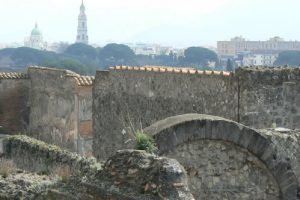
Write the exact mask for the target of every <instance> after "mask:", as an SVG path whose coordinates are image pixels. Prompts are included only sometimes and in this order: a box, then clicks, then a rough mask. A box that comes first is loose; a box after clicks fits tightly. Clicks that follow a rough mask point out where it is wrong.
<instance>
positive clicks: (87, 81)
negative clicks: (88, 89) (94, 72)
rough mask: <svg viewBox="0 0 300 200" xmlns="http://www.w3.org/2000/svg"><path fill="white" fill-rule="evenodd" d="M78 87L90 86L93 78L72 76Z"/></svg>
mask: <svg viewBox="0 0 300 200" xmlns="http://www.w3.org/2000/svg"><path fill="white" fill-rule="evenodd" d="M74 79H75V80H76V81H77V84H78V85H79V86H92V85H93V81H94V79H95V77H94V76H74Z"/></svg>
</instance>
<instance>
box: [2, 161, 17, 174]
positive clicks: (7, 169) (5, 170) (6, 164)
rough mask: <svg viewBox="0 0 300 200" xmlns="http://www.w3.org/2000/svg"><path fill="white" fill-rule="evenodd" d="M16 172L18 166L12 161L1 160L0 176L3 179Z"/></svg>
mask: <svg viewBox="0 0 300 200" xmlns="http://www.w3.org/2000/svg"><path fill="white" fill-rule="evenodd" d="M15 171H16V166H15V164H14V163H13V161H12V160H7V159H0V175H1V176H2V177H3V178H6V177H8V176H9V175H10V174H12V173H14V172H15Z"/></svg>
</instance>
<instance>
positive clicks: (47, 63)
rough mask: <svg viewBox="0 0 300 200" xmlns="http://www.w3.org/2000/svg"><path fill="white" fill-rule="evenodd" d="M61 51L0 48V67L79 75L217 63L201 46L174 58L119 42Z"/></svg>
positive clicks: (66, 48) (189, 49) (209, 51)
mask: <svg viewBox="0 0 300 200" xmlns="http://www.w3.org/2000/svg"><path fill="white" fill-rule="evenodd" d="M63 49H65V50H64V51H63V52H62V53H54V52H50V51H40V50H36V49H32V48H27V47H21V48H16V49H12V48H10V49H2V50H0V67H3V68H5V69H6V70H7V69H8V70H12V71H14V70H18V71H20V70H21V71H25V70H26V68H27V67H28V66H32V65H38V66H44V67H53V68H61V69H62V68H63V69H68V70H72V71H74V72H76V73H79V74H83V75H94V74H95V71H96V70H98V69H107V68H109V67H112V66H116V65H130V66H144V65H156V66H174V67H178V66H189V67H195V68H198V69H207V68H209V67H208V66H209V62H215V63H216V64H218V56H217V54H216V53H215V52H213V51H211V50H209V49H206V48H202V47H190V48H188V49H186V50H185V52H184V56H181V57H177V56H176V55H175V54H173V52H170V54H169V55H157V56H146V55H135V54H134V52H133V51H132V50H131V49H130V48H129V47H128V46H126V45H123V44H115V43H114V44H108V45H106V46H104V47H103V48H94V47H92V46H89V45H86V44H80V43H77V44H72V45H70V46H68V47H66V46H63Z"/></svg>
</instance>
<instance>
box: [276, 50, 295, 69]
mask: <svg viewBox="0 0 300 200" xmlns="http://www.w3.org/2000/svg"><path fill="white" fill-rule="evenodd" d="M274 64H275V65H292V66H300V51H283V52H281V53H279V55H278V58H277V59H276V61H275V63H274Z"/></svg>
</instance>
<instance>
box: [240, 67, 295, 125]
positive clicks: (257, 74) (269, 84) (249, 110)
mask: <svg viewBox="0 0 300 200" xmlns="http://www.w3.org/2000/svg"><path fill="white" fill-rule="evenodd" d="M236 75H237V77H238V78H239V87H240V92H239V97H240V101H239V113H240V122H241V123H243V124H245V125H249V126H253V127H256V128H269V127H273V126H278V127H286V128H300V68H288V67H281V68H245V69H239V70H237V72H236Z"/></svg>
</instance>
